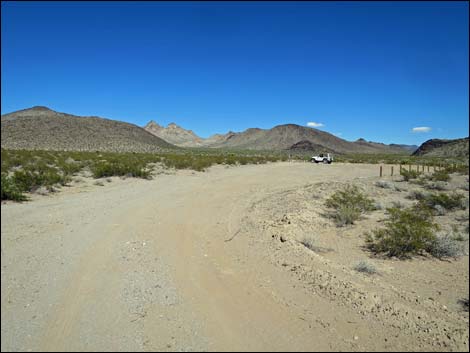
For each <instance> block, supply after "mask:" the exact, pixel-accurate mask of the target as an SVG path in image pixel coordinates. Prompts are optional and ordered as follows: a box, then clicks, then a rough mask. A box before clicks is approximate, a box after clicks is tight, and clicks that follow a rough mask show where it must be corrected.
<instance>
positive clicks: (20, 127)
mask: <svg viewBox="0 0 470 353" xmlns="http://www.w3.org/2000/svg"><path fill="white" fill-rule="evenodd" d="M1 130H2V140H1V146H2V148H9V149H28V150H35V149H41V150H59V151H60V150H63V151H103V152H159V151H161V150H162V149H169V148H175V146H172V145H171V144H169V143H168V142H166V141H164V140H162V139H160V138H158V137H156V136H154V135H152V134H150V133H148V132H147V131H145V130H144V129H142V128H141V127H139V126H137V125H134V124H129V123H125V122H120V121H115V120H110V119H105V118H99V117H79V116H75V115H71V114H66V113H59V112H56V111H54V110H52V109H49V108H47V107H43V106H35V107H32V108H29V109H23V110H19V111H16V112H13V113H9V114H4V115H2V117H1Z"/></svg>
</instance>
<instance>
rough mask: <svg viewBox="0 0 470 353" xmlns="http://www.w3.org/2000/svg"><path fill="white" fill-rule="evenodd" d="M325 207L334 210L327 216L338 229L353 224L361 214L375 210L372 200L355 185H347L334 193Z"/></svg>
mask: <svg viewBox="0 0 470 353" xmlns="http://www.w3.org/2000/svg"><path fill="white" fill-rule="evenodd" d="M325 206H326V207H329V208H332V209H334V210H335V211H334V212H332V213H331V214H330V215H329V216H330V217H331V218H333V220H334V222H335V223H336V225H337V226H338V227H342V226H344V225H346V224H354V222H355V221H356V220H358V219H359V217H360V216H361V213H364V212H369V211H373V210H375V209H376V207H375V203H374V200H372V199H370V198H368V197H367V196H366V195H365V194H364V193H362V192H361V191H360V190H359V188H358V187H357V186H355V185H347V186H346V187H345V188H344V189H342V190H338V191H336V192H335V193H334V194H333V195H331V196H330V197H329V198H328V199H327V200H326V202H325Z"/></svg>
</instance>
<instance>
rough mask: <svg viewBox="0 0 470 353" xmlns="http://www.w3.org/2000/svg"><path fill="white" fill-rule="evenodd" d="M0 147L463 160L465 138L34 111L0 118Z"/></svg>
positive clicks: (466, 151)
mask: <svg viewBox="0 0 470 353" xmlns="http://www.w3.org/2000/svg"><path fill="white" fill-rule="evenodd" d="M0 125H1V134H2V135H1V147H2V148H9V149H26V150H28V149H29V150H32V149H42V150H64V151H109V152H161V151H163V150H168V149H177V148H181V147H204V148H226V149H239V150H240V149H249V150H278V151H280V150H286V151H287V150H289V151H300V152H312V151H315V152H330V153H338V154H342V153H407V154H410V153H412V152H414V153H413V154H414V155H419V156H423V155H428V156H442V157H462V156H463V157H467V158H468V155H469V154H468V147H469V145H468V140H469V139H468V137H467V138H463V139H454V140H440V139H432V140H429V141H426V142H425V143H423V144H422V145H421V147H419V148H417V146H413V145H398V144H390V145H386V144H383V143H379V142H372V141H366V140H365V139H362V138H361V139H358V140H356V141H353V142H351V141H346V140H344V139H341V138H339V137H337V136H334V135H332V134H330V133H328V132H325V131H321V130H318V129H314V128H310V127H305V126H299V125H295V124H284V125H278V126H275V127H273V128H271V129H260V128H250V129H247V130H245V131H242V132H232V131H229V132H227V133H225V134H215V135H212V136H210V137H209V138H201V137H199V136H197V135H196V134H195V133H194V132H193V131H191V130H186V129H184V128H182V127H180V126H178V125H177V124H175V123H171V124H169V125H168V126H167V127H163V126H160V125H159V124H157V123H156V122H154V121H150V122H149V123H148V124H147V125H146V126H145V127H143V128H142V127H139V126H137V125H134V124H130V123H126V122H122V121H116V120H111V119H106V118H101V117H96V116H86V117H80V116H76V115H72V114H67V113H60V112H56V111H54V110H52V109H49V108H47V107H42V106H35V107H32V108H29V109H23V110H19V111H16V112H12V113H8V114H4V115H2V117H1V124H0Z"/></svg>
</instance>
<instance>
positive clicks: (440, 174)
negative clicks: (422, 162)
mask: <svg viewBox="0 0 470 353" xmlns="http://www.w3.org/2000/svg"><path fill="white" fill-rule="evenodd" d="M429 179H431V180H433V181H449V180H450V175H449V173H448V171H447V170H445V169H442V170H436V171H435V172H434V173H432V175H431V176H430V177H429Z"/></svg>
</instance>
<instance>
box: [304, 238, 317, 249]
mask: <svg viewBox="0 0 470 353" xmlns="http://www.w3.org/2000/svg"><path fill="white" fill-rule="evenodd" d="M300 243H301V244H302V245H303V246H305V247H306V248H307V249H310V250H314V249H315V240H314V239H313V238H312V237H303V238H302V240H301V241H300Z"/></svg>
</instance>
